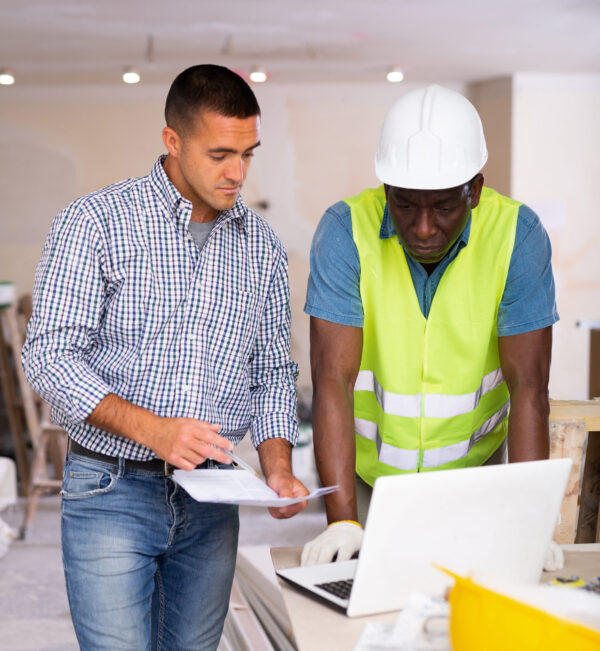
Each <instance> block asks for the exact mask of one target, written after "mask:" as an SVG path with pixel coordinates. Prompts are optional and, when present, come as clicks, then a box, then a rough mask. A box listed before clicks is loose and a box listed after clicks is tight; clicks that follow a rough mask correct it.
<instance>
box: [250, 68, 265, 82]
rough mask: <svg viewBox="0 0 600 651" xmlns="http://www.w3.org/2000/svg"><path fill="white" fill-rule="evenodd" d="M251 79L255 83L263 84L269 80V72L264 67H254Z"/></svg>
mask: <svg viewBox="0 0 600 651" xmlns="http://www.w3.org/2000/svg"><path fill="white" fill-rule="evenodd" d="M250 81H253V82H254V83H255V84H262V83H264V82H265V81H267V73H266V72H265V71H264V70H263V69H262V68H254V70H252V72H251V73H250Z"/></svg>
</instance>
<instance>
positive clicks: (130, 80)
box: [123, 67, 141, 84]
mask: <svg viewBox="0 0 600 651" xmlns="http://www.w3.org/2000/svg"><path fill="white" fill-rule="evenodd" d="M140 79H141V77H140V73H139V72H138V71H137V70H136V69H135V68H130V67H128V68H125V70H123V81H124V82H125V83H126V84H137V83H138V82H139V80H140Z"/></svg>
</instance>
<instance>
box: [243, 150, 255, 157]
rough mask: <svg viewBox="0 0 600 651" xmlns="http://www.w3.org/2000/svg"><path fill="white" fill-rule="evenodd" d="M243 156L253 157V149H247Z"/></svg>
mask: <svg viewBox="0 0 600 651" xmlns="http://www.w3.org/2000/svg"><path fill="white" fill-rule="evenodd" d="M242 157H243V158H246V159H247V158H253V157H254V152H253V151H247V152H246V153H245V154H242Z"/></svg>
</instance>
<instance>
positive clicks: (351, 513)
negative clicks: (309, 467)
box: [313, 378, 358, 522]
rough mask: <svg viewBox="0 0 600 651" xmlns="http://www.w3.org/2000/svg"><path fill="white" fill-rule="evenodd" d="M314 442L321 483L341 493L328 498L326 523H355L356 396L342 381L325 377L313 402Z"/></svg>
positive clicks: (326, 498) (326, 502) (326, 501)
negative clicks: (335, 487) (354, 407)
mask: <svg viewBox="0 0 600 651" xmlns="http://www.w3.org/2000/svg"><path fill="white" fill-rule="evenodd" d="M313 440H314V447H315V459H316V462H317V470H318V472H319V477H320V480H321V483H322V484H323V485H324V486H330V485H334V484H337V485H338V486H339V490H337V491H336V492H334V493H331V494H330V495H327V496H326V497H325V508H326V511H327V521H328V522H336V521H339V520H356V519H357V517H358V516H357V511H356V496H355V475H356V470H355V467H356V445H355V440H354V413H353V396H352V394H351V391H350V390H349V388H348V387H347V386H345V385H344V384H343V382H339V381H335V380H333V379H325V378H322V379H320V380H319V381H318V384H317V388H316V390H315V398H314V403H313Z"/></svg>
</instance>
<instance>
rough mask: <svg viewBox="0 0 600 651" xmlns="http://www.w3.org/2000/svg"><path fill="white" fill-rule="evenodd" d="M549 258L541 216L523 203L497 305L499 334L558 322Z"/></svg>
mask: <svg viewBox="0 0 600 651" xmlns="http://www.w3.org/2000/svg"><path fill="white" fill-rule="evenodd" d="M551 257H552V247H551V246H550V238H549V237H548V233H546V229H545V228H544V227H543V226H542V223H541V221H540V218H539V217H538V216H537V215H536V214H535V213H534V212H533V210H531V208H528V207H527V206H525V205H522V206H521V207H520V209H519V216H518V220H517V231H516V233H515V245H514V248H513V252H512V257H511V259H510V266H509V269H508V276H507V278H506V285H505V287H504V294H503V296H502V300H501V301H500V306H499V307H498V336H499V337H507V336H509V335H518V334H522V333H524V332H531V331H532V330H539V329H541V328H545V327H547V326H549V325H552V324H553V323H556V321H558V319H559V316H558V312H557V310H556V301H555V290H554V276H553V275H552V265H551Z"/></svg>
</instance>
